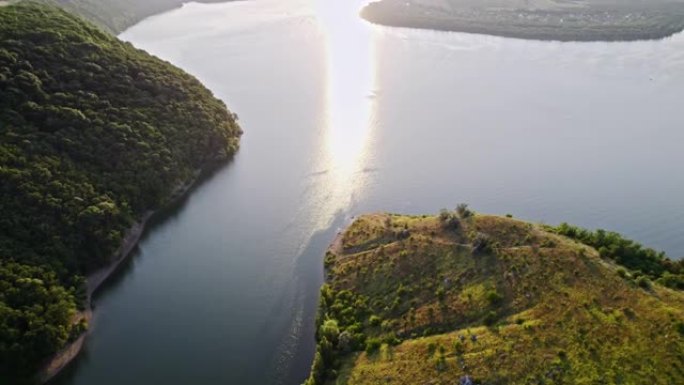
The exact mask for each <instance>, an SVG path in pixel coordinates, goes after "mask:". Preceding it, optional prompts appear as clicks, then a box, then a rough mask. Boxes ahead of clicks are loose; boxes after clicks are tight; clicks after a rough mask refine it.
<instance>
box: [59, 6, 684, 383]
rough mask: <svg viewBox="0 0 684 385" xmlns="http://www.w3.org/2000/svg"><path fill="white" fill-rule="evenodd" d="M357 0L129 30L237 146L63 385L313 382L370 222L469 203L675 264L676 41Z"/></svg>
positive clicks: (104, 320)
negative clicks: (464, 24) (423, 24)
mask: <svg viewBox="0 0 684 385" xmlns="http://www.w3.org/2000/svg"><path fill="white" fill-rule="evenodd" d="M361 3H362V2H360V1H359V0H353V1H351V0H255V1H245V2H234V3H226V4H213V5H205V4H195V3H191V4H187V5H185V6H184V7H183V8H182V9H178V10H175V11H172V12H169V13H166V14H163V15H159V16H155V17H151V18H149V19H147V20H145V21H143V22H142V23H140V24H138V25H136V26H135V27H133V28H131V29H130V30H128V31H126V32H125V33H124V34H122V36H121V37H122V38H123V39H124V40H127V41H130V42H131V43H132V44H134V45H135V46H137V47H140V48H142V49H145V50H147V51H149V52H151V53H153V54H155V55H158V56H159V57H161V58H164V59H165V60H168V61H170V62H171V63H173V64H175V65H177V66H180V67H181V68H183V69H185V70H186V71H188V72H190V73H192V74H193V75H195V76H197V77H198V78H199V79H201V80H202V81H203V82H204V84H206V85H207V87H209V88H210V89H211V90H213V91H214V93H215V94H216V95H217V96H218V97H220V98H221V99H223V100H224V101H226V103H227V104H228V106H229V107H230V108H231V109H232V110H233V111H235V112H237V113H238V114H239V116H240V122H241V124H242V126H243V128H244V130H245V135H244V137H243V142H242V149H241V150H240V152H239V154H238V155H237V156H236V158H235V160H234V161H233V162H232V163H230V164H229V165H227V166H226V167H225V168H223V169H221V170H220V171H219V172H218V173H217V174H216V175H214V176H213V177H212V178H210V179H209V180H207V181H205V182H204V183H202V184H201V185H200V186H199V187H198V188H197V189H196V190H195V191H194V192H193V193H192V194H191V195H190V196H189V198H188V199H187V200H186V201H185V202H184V203H183V204H182V205H181V206H180V207H178V208H177V209H176V210H174V211H173V212H171V213H170V214H169V215H168V216H167V218H165V219H164V220H163V221H160V223H159V224H157V225H155V226H153V227H152V228H151V229H150V231H148V232H147V235H146V236H145V237H144V239H143V240H142V242H141V243H140V246H139V250H138V251H137V253H136V255H134V256H133V257H132V259H131V260H130V262H129V263H127V264H126V266H125V267H124V268H123V269H122V271H121V272H120V273H119V274H117V275H116V277H115V279H113V280H112V282H110V283H109V284H108V285H107V286H106V287H105V288H104V289H103V290H101V292H100V293H99V295H98V296H97V298H96V301H95V305H96V313H95V318H94V321H93V324H92V328H93V329H92V330H93V331H92V333H91V335H90V337H89V338H88V340H87V345H86V348H85V352H84V354H83V355H82V356H81V357H80V358H79V359H78V360H77V361H76V363H75V364H74V365H72V366H71V367H70V368H69V369H68V370H67V371H66V372H64V373H63V374H62V375H60V376H59V378H57V380H56V381H55V382H56V384H60V385H93V384H97V385H121V384H126V385H150V384H164V385H176V384H177V385H191V384H193V385H194V384H198V385H218V384H235V385H251V384H254V385H268V384H285V385H297V384H299V383H301V381H302V380H303V379H304V378H305V377H306V374H307V371H308V367H309V365H310V362H311V359H312V355H313V347H314V337H313V329H312V325H313V321H314V317H315V309H316V301H317V297H318V287H319V286H320V284H321V283H322V276H323V274H322V256H323V253H324V250H325V248H326V247H327V245H328V244H329V243H330V241H331V240H332V239H333V237H334V235H335V234H336V233H337V232H338V231H339V229H340V228H341V227H342V226H344V225H345V224H346V223H348V222H349V221H350V220H351V218H352V217H353V216H354V215H358V214H359V213H363V212H368V211H392V212H402V213H435V212H437V211H438V210H439V209H440V208H443V207H446V208H453V207H455V205H456V204H457V203H460V202H468V203H470V204H471V207H473V208H474V209H475V210H478V211H481V212H486V213H498V214H506V213H511V214H513V215H514V216H516V217H521V218H524V219H528V220H531V221H543V222H546V223H550V224H557V223H559V222H562V221H567V222H570V223H575V224H578V225H582V226H586V227H590V228H598V227H601V228H606V229H610V230H616V231H619V232H622V233H624V234H626V235H627V236H629V237H631V238H634V239H636V240H638V241H640V242H642V243H644V244H646V245H648V246H651V247H654V248H657V249H661V250H665V251H667V252H668V253H669V254H670V255H671V256H673V257H681V256H682V255H684V230H683V229H684V199H683V197H684V170H683V169H682V167H683V166H684V35H682V34H678V35H675V36H673V37H671V38H668V39H665V40H661V41H647V42H632V43H557V42H538V41H524V40H515V39H505V38H498V37H490V36H481V35H468V34H460V33H443V32H434V31H421V30H407V29H396V28H386V27H378V26H372V25H370V24H368V23H366V22H364V21H363V20H361V19H359V18H358V17H357V12H358V10H359V7H360V5H361Z"/></svg>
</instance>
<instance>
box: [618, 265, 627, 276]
mask: <svg viewBox="0 0 684 385" xmlns="http://www.w3.org/2000/svg"><path fill="white" fill-rule="evenodd" d="M617 275H619V276H620V277H622V278H627V270H625V269H623V268H622V267H620V268H618V269H617Z"/></svg>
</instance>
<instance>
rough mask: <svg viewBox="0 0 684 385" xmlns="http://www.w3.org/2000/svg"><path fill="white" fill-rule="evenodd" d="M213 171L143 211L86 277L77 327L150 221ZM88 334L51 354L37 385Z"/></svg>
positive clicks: (60, 366) (90, 314) (66, 363)
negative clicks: (104, 262)
mask: <svg viewBox="0 0 684 385" xmlns="http://www.w3.org/2000/svg"><path fill="white" fill-rule="evenodd" d="M222 164H223V163H222ZM217 167H220V165H217V166H208V167H206V168H202V169H199V170H196V171H195V173H194V175H193V177H192V179H191V180H190V181H188V182H186V183H183V184H180V185H179V186H178V187H176V189H174V191H173V192H172V194H171V197H170V198H169V200H168V202H167V203H166V204H165V205H164V206H163V207H160V208H159V209H157V210H149V211H147V212H146V213H145V214H143V216H142V218H141V219H140V220H139V221H137V222H135V223H134V224H133V225H132V226H131V227H130V228H129V229H128V231H127V232H126V235H125V236H124V240H123V242H122V244H121V246H120V247H119V249H118V250H117V251H116V252H115V253H114V255H113V256H112V261H111V263H109V264H108V265H107V266H105V267H102V268H101V269H99V270H97V271H95V272H93V273H91V274H89V275H88V276H87V277H86V303H85V304H84V307H85V309H84V310H82V311H79V312H78V313H77V314H76V315H75V316H74V321H73V322H74V324H78V323H79V322H82V321H85V322H86V323H87V324H90V321H91V320H92V317H93V307H92V299H93V296H94V294H95V292H96V291H97V290H98V289H99V288H100V287H102V285H103V284H104V283H105V282H106V281H107V280H108V279H109V278H110V277H111V276H112V274H114V273H115V272H116V271H117V270H118V269H119V267H121V265H122V263H123V262H124V261H126V260H127V259H128V257H130V256H131V255H132V254H133V251H134V250H135V248H136V246H137V245H138V243H139V242H140V239H141V238H142V236H143V234H144V233H145V230H146V229H147V225H148V224H149V223H150V221H151V220H152V219H153V218H155V217H156V216H158V215H160V214H162V213H163V212H164V211H166V210H167V209H168V208H171V207H173V206H174V205H176V204H177V203H178V202H180V201H181V200H182V199H184V198H186V197H187V196H188V194H189V193H190V192H191V191H192V189H193V188H194V187H196V186H197V185H198V183H200V182H201V181H202V180H204V179H205V177H206V176H207V175H210V174H211V173H213V172H214V171H215V170H216V168H217ZM91 331H92V329H91V328H88V329H87V330H86V331H84V332H83V333H82V334H81V335H80V336H79V337H78V338H77V339H75V340H74V341H73V342H71V343H69V344H68V345H67V346H66V347H64V348H63V349H62V350H61V351H59V352H58V353H57V354H55V355H54V356H53V357H52V358H50V359H49V360H47V363H46V364H45V365H44V366H43V368H42V369H41V370H40V371H39V372H38V375H37V376H36V380H37V382H38V383H40V384H44V383H47V382H48V381H50V380H51V379H53V378H54V377H55V376H56V375H57V374H59V373H60V372H61V371H62V370H64V369H65V368H66V367H67V366H69V364H70V363H72V362H73V361H74V359H76V357H78V355H79V354H80V353H81V351H82V350H83V347H84V345H85V341H86V338H87V336H88V334H89V333H90V332H91Z"/></svg>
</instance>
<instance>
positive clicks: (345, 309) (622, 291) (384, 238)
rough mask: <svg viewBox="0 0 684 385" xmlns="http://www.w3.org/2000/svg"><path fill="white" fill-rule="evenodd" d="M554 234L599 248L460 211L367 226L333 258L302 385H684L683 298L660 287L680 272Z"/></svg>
mask: <svg viewBox="0 0 684 385" xmlns="http://www.w3.org/2000/svg"><path fill="white" fill-rule="evenodd" d="M559 233H564V234H569V235H572V236H574V237H576V238H580V235H582V234H583V235H585V236H586V237H584V239H585V240H589V239H590V238H591V237H589V235H592V234H593V235H596V234H595V233H589V232H583V231H582V230H579V229H576V228H573V227H570V226H567V225H563V226H561V227H559V228H551V227H546V226H542V225H534V224H530V223H526V222H523V221H519V220H516V219H512V218H507V217H498V216H489V215H475V214H474V213H472V212H470V211H469V210H467V208H465V207H463V206H461V207H460V214H459V213H452V212H443V213H442V214H441V215H439V216H402V215H391V214H375V215H366V216H362V217H360V218H358V219H357V220H356V221H355V222H354V223H353V224H352V225H351V226H349V228H347V229H346V230H345V231H344V232H343V233H342V234H341V235H340V236H339V237H338V239H337V240H336V242H335V243H334V244H333V245H332V246H331V248H330V250H329V251H328V252H327V254H326V258H325V265H326V274H327V284H326V285H324V287H323V288H322V290H321V300H320V301H321V302H320V313H319V316H318V321H317V322H318V331H317V340H318V347H317V353H316V358H315V362H314V364H313V367H312V374H311V377H310V378H309V380H308V382H307V384H309V385H312V384H361V385H363V384H459V383H461V384H469V383H476V384H600V383H605V384H641V383H652V384H675V383H682V382H684V292H682V291H678V290H676V289H671V288H667V287H665V286H663V285H661V284H660V283H667V284H669V285H670V286H673V287H681V283H682V281H681V278H682V276H681V273H682V272H683V270H682V263H681V262H678V263H675V262H672V261H670V260H668V259H667V258H665V257H664V256H663V255H661V254H657V253H655V252H653V251H652V250H649V249H644V248H642V247H641V246H640V245H638V244H635V243H633V242H631V241H627V240H625V239H623V238H621V237H619V236H617V234H614V233H599V234H602V235H599V236H598V238H596V239H599V238H600V239H601V240H602V242H603V246H601V250H602V253H601V254H600V253H599V252H598V251H597V250H596V249H595V248H593V247H591V246H589V245H587V244H584V243H580V242H579V241H575V240H573V239H571V238H569V237H567V236H564V235H560V234H559ZM601 237H602V238H601ZM594 243H596V242H594ZM614 252H617V253H620V254H621V255H623V254H625V253H626V254H629V255H631V256H633V257H635V259H629V260H626V259H622V260H621V261H623V262H624V263H627V264H631V265H632V266H633V267H636V266H637V265H636V264H635V263H637V262H638V263H641V265H642V266H645V267H647V268H646V269H645V270H649V269H648V266H651V268H652V269H650V270H652V271H650V272H648V273H639V272H636V271H631V270H630V269H627V268H624V267H620V266H619V265H617V264H616V262H615V261H616V260H618V259H619V257H618V255H617V254H614ZM637 257H638V258H639V259H636V258H637ZM656 266H662V267H663V270H660V269H659V268H658V267H656ZM658 274H659V275H658ZM664 277H665V278H664ZM653 280H655V281H657V282H660V283H657V282H654V281H653ZM469 381H470V382H469Z"/></svg>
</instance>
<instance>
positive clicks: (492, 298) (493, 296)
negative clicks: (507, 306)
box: [486, 290, 503, 305]
mask: <svg viewBox="0 0 684 385" xmlns="http://www.w3.org/2000/svg"><path fill="white" fill-rule="evenodd" d="M486 298H487V301H489V303H490V304H492V305H495V304H498V303H500V302H501V301H502V300H503V296H502V295H501V294H499V293H497V292H496V290H489V291H488V292H487V294H486Z"/></svg>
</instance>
